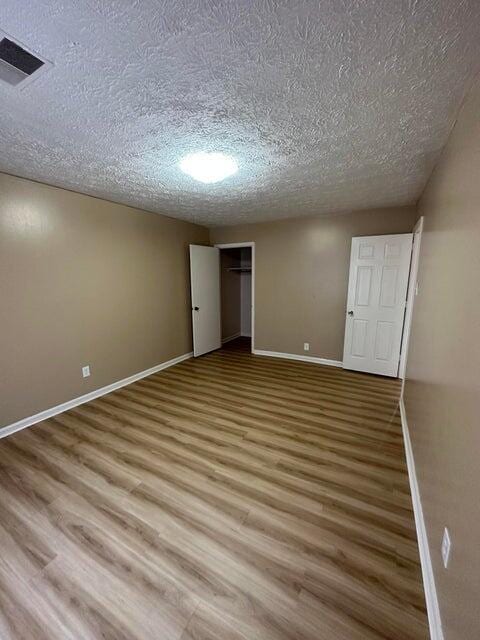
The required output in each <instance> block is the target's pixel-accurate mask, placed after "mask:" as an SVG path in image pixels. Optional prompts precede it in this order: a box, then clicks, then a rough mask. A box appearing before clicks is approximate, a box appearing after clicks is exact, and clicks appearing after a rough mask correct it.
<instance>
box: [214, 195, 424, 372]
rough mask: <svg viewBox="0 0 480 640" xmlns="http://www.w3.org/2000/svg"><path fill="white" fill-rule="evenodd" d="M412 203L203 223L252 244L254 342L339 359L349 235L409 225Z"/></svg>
mask: <svg viewBox="0 0 480 640" xmlns="http://www.w3.org/2000/svg"><path fill="white" fill-rule="evenodd" d="M415 218H416V213H415V209H414V208H413V207H405V208H394V209H376V210H372V211H356V212H352V213H347V214H343V215H338V216H329V217H316V218H303V219H298V220H286V221H279V222H266V223H261V224H249V225H241V226H234V227H219V228H215V229H212V230H211V233H210V235H211V239H212V242H250V241H253V242H255V243H256V245H255V270H256V274H255V348H256V349H266V350H269V351H280V352H284V353H295V354H301V355H305V352H304V351H303V343H304V342H309V343H310V351H309V352H308V354H306V355H309V356H318V357H321V358H328V359H333V360H342V357H343V333H344V323H345V304H346V300H347V285H348V269H349V261H350V242H351V238H352V237H353V236H362V235H376V234H386V233H405V232H408V231H411V230H412V228H413V225H414V222H415Z"/></svg>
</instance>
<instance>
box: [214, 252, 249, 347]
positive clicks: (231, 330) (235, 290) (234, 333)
mask: <svg viewBox="0 0 480 640" xmlns="http://www.w3.org/2000/svg"><path fill="white" fill-rule="evenodd" d="M220 290H221V311H222V325H221V326H222V343H223V344H225V343H227V342H231V341H233V340H238V342H241V343H242V346H243V347H244V348H248V350H251V340H252V248H251V247H235V248H231V249H224V248H221V249H220ZM240 339H241V340H240Z"/></svg>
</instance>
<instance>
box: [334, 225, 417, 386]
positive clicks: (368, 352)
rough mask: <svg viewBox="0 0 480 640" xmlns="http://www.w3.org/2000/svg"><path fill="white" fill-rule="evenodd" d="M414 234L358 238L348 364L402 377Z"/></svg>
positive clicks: (345, 356) (352, 279)
mask: <svg viewBox="0 0 480 640" xmlns="http://www.w3.org/2000/svg"><path fill="white" fill-rule="evenodd" d="M411 253H412V234H411V233H404V234H398V235H389V236H365V237H360V238H352V250H351V254H350V276H349V281H348V298H347V317H346V324H345V343H344V352H343V366H344V367H345V368H346V369H354V370H356V371H365V372H367V373H377V374H381V375H384V376H394V377H395V376H397V375H398V364H399V359H400V347H401V342H402V331H403V321H404V316H405V302H406V298H407V287H408V274H409V271H410V257H411Z"/></svg>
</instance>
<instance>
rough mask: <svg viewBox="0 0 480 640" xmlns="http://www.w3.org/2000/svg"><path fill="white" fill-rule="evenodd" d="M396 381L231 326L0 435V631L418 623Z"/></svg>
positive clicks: (157, 635)
mask: <svg viewBox="0 0 480 640" xmlns="http://www.w3.org/2000/svg"><path fill="white" fill-rule="evenodd" d="M398 395H399V385H398V382H397V381H394V380H389V379H385V378H380V377H374V376H368V375H363V374H358V373H353V372H348V371H343V370H341V369H336V368H332V367H324V366H319V365H313V364H307V363H299V362H292V361H286V360H278V359H273V358H265V357H259V356H252V355H251V354H250V353H248V351H247V349H246V347H245V344H244V343H242V342H241V341H239V342H236V343H232V344H230V346H228V347H227V348H225V349H222V350H221V351H217V352H214V353H212V354H209V355H207V356H204V357H202V358H199V359H197V360H188V361H186V362H183V363H182V364H179V365H177V366H175V367H172V368H170V369H168V370H166V371H163V372H161V373H158V374H156V375H153V376H151V377H149V378H145V379H143V380H141V381H139V382H137V383H135V384H133V385H130V386H128V387H124V388H123V389H121V390H119V391H116V392H114V393H111V394H110V395H108V396H104V397H102V398H100V399H98V400H95V401H93V402H90V403H88V404H84V405H82V406H80V407H77V408H76V409H72V410H71V411H68V412H66V413H63V414H61V415H58V416H57V417H55V418H52V419H50V420H46V421H45V422H43V423H40V424H38V425H37V426H35V427H32V428H30V429H27V430H25V431H22V432H19V433H16V434H15V435H12V436H10V437H7V438H5V439H3V440H1V441H0V550H1V557H0V638H1V639H2V640H27V639H28V640H30V639H31V640H93V639H95V640H100V639H102V640H136V639H138V640H140V639H141V640H147V639H148V640H177V639H178V640H207V639H208V640H214V639H215V640H370V639H371V640H380V639H387V638H388V639H395V640H419V639H425V638H428V631H427V620H426V613H425V603H424V597H423V591H422V582H421V573H420V567H419V558H418V550H417V543H416V536H415V527H414V522H413V514H412V506H411V498H410V493H409V486H408V479H407V471H406V465H405V459H404V450H403V444H402V435H401V426H400V420H399V415H398V409H397V401H398Z"/></svg>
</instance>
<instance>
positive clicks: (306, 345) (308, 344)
mask: <svg viewBox="0 0 480 640" xmlns="http://www.w3.org/2000/svg"><path fill="white" fill-rule="evenodd" d="M303 350H304V351H310V343H309V342H304V343H303Z"/></svg>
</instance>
